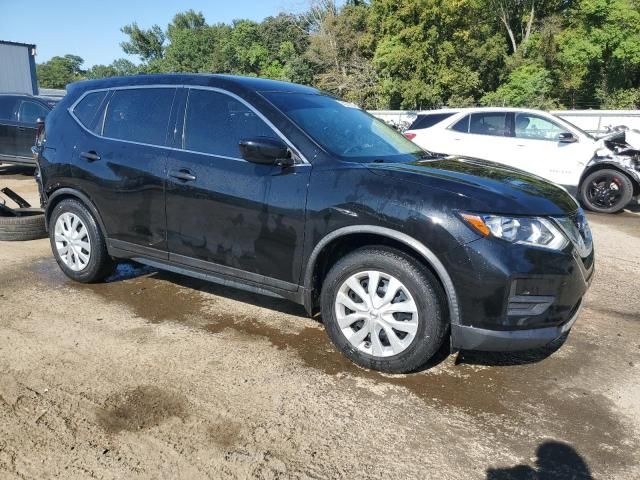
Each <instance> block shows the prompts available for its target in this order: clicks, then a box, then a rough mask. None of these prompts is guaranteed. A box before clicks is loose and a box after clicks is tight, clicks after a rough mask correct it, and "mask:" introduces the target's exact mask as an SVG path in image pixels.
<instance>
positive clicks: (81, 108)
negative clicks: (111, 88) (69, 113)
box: [73, 92, 107, 129]
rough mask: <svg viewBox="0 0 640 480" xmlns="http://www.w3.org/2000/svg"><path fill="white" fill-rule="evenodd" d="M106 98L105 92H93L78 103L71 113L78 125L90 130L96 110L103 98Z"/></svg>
mask: <svg viewBox="0 0 640 480" xmlns="http://www.w3.org/2000/svg"><path fill="white" fill-rule="evenodd" d="M106 96H107V92H94V93H90V94H88V95H87V96H85V97H84V98H83V99H82V100H80V103H78V104H77V105H76V106H75V108H74V109H73V113H74V115H75V116H76V117H78V120H80V123H82V124H83V125H84V126H85V127H87V128H89V129H91V127H92V125H93V120H94V119H95V117H96V113H97V112H98V108H99V107H100V105H101V104H102V101H103V100H104V97H106Z"/></svg>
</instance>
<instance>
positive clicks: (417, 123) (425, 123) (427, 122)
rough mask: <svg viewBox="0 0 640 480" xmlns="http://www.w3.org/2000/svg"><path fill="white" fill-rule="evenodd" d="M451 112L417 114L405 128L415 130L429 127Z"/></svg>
mask: <svg viewBox="0 0 640 480" xmlns="http://www.w3.org/2000/svg"><path fill="white" fill-rule="evenodd" d="M451 115H453V113H432V114H429V115H418V117H417V118H416V119H415V120H414V121H413V123H412V124H411V126H410V127H409V128H408V129H407V130H416V129H419V128H430V127H433V126H434V125H435V124H436V123H440V122H441V121H443V120H445V119H447V118H449V117H450V116H451Z"/></svg>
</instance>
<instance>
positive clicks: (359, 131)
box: [263, 92, 425, 161]
mask: <svg viewBox="0 0 640 480" xmlns="http://www.w3.org/2000/svg"><path fill="white" fill-rule="evenodd" d="M263 95H264V96H265V97H266V98H267V99H268V100H269V101H270V102H271V103H272V104H273V105H275V106H276V108H278V109H279V110H280V111H282V112H283V113H284V114H285V115H286V116H287V117H289V118H290V119H291V120H292V121H293V122H294V123H296V124H297V125H298V126H299V127H300V128H301V129H302V130H303V131H304V132H306V133H307V135H309V136H310V137H311V138H312V139H313V140H315V141H316V143H318V144H319V145H320V146H321V147H322V148H324V149H325V150H326V151H327V152H329V153H331V154H333V155H335V156H339V157H342V158H344V159H346V160H354V161H358V160H360V161H370V160H378V159H379V160H400V161H406V160H408V159H407V156H408V155H409V156H413V157H419V156H422V155H424V153H425V152H424V151H423V150H422V149H421V148H420V147H418V146H417V145H416V144H415V143H413V142H411V141H409V140H407V139H406V138H405V137H404V136H403V135H401V134H400V133H398V132H397V131H396V130H394V129H393V128H391V127H389V126H388V125H387V124H385V123H384V122H382V121H380V120H378V119H376V118H374V117H373V116H371V115H369V114H368V113H366V112H365V111H363V110H361V109H360V108H358V107H356V106H355V105H352V104H350V103H347V102H342V101H340V100H337V99H335V98H333V97H330V96H327V95H317V94H304V93H284V92H269V93H264V94H263Z"/></svg>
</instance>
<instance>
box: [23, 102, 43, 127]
mask: <svg viewBox="0 0 640 480" xmlns="http://www.w3.org/2000/svg"><path fill="white" fill-rule="evenodd" d="M48 113H49V109H48V108H47V107H45V106H44V105H41V104H39V103H37V102H32V101H30V100H23V101H22V103H21V104H20V111H19V114H18V120H19V121H20V122H22V123H36V122H37V121H38V118H44V117H46V116H47V114H48Z"/></svg>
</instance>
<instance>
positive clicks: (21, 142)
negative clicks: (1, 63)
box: [0, 94, 57, 166]
mask: <svg viewBox="0 0 640 480" xmlns="http://www.w3.org/2000/svg"><path fill="white" fill-rule="evenodd" d="M56 103H57V100H55V99H49V98H43V97H32V96H31V95H23V94H0V163H15V164H18V165H33V166H35V164H36V162H35V160H34V158H33V154H32V153H31V147H33V144H34V142H35V138H36V132H37V129H38V125H37V120H38V119H39V118H45V117H46V116H47V115H48V113H49V112H50V111H51V109H52V108H53V107H55V105H56Z"/></svg>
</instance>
